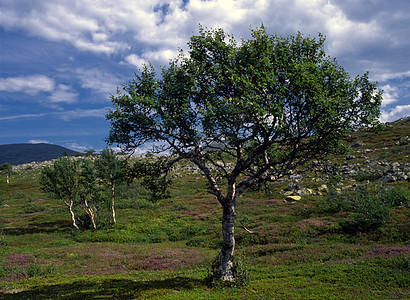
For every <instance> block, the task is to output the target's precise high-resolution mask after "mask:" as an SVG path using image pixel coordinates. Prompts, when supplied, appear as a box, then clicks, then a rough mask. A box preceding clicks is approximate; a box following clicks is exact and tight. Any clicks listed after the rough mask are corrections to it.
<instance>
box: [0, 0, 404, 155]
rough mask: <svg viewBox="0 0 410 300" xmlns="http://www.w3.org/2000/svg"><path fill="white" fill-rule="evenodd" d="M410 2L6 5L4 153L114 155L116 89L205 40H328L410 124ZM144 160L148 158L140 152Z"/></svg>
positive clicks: (387, 107) (135, 0) (385, 107)
mask: <svg viewBox="0 0 410 300" xmlns="http://www.w3.org/2000/svg"><path fill="white" fill-rule="evenodd" d="M409 16H410V1H408V0H389V1H386V0H236V1H235V0H207V1H201V0H92V1H90V0H58V1H57V0H0V144H12V143H50V144H56V145H61V146H64V147H67V148H69V149H73V150H76V151H80V152H84V151H86V150H89V149H94V150H96V151H99V150H101V149H103V148H105V147H106V146H107V144H106V142H105V138H106V137H107V136H108V133H109V125H110V124H109V122H108V121H107V120H106V118H105V117H106V114H107V110H108V109H110V108H112V104H111V100H110V99H111V95H115V94H116V90H117V87H121V86H122V84H123V83H126V82H128V81H129V80H131V79H132V78H133V77H134V73H135V72H137V73H138V72H139V69H140V68H141V66H142V65H143V64H144V63H147V62H151V63H152V64H153V65H154V67H155V68H156V69H158V70H159V68H160V67H161V66H167V65H168V62H169V59H172V58H175V57H176V55H177V53H178V49H183V50H185V51H186V50H187V49H188V48H187V42H188V41H189V38H190V37H191V36H192V35H195V34H197V33H198V28H199V24H201V25H202V26H203V27H207V28H218V27H221V28H223V29H224V31H225V32H227V33H229V34H233V35H234V37H235V38H236V39H237V40H238V41H239V40H240V39H242V38H244V39H248V38H250V29H251V28H257V27H259V26H260V25H261V24H263V25H264V26H265V27H266V28H267V31H268V33H271V34H278V35H282V36H287V35H289V34H295V33H297V32H298V31H299V32H301V33H303V34H304V35H311V36H318V33H319V32H320V33H322V34H324V35H325V36H326V43H325V51H326V53H327V54H328V55H330V56H332V57H336V59H337V61H338V62H339V64H340V65H342V66H343V67H344V68H345V70H346V71H348V72H349V74H350V75H351V76H352V77H355V76H356V75H362V74H363V73H365V72H366V71H370V79H371V80H373V81H377V82H378V83H379V87H380V88H381V89H383V90H384V96H383V98H384V99H383V102H382V107H381V121H383V122H391V121H395V120H397V119H399V118H402V117H406V116H409V115H410V17H409ZM141 151H142V150H141Z"/></svg>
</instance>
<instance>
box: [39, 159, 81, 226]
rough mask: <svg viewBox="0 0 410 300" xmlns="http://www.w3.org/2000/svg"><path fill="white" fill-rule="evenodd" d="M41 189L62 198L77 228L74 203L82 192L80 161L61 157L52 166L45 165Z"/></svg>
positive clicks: (53, 196)
mask: <svg viewBox="0 0 410 300" xmlns="http://www.w3.org/2000/svg"><path fill="white" fill-rule="evenodd" d="M40 185H41V189H42V190H43V191H44V192H46V193H48V194H49V195H50V196H51V197H52V198H54V199H61V200H62V201H63V202H64V204H65V205H66V206H67V207H68V210H69V212H70V215H71V221H72V223H73V226H74V227H75V228H76V229H80V228H79V227H78V225H77V223H76V219H75V214H74V210H73V207H74V204H75V203H76V202H77V201H78V197H79V193H80V188H79V187H80V184H79V163H78V161H76V160H72V159H70V158H69V157H61V158H60V159H58V160H56V161H55V162H54V164H53V166H51V167H44V168H43V170H42V172H41V178H40Z"/></svg>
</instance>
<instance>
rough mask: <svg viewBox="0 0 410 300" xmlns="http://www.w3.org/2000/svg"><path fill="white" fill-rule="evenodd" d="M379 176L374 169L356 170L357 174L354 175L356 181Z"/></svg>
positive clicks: (371, 179)
mask: <svg viewBox="0 0 410 300" xmlns="http://www.w3.org/2000/svg"><path fill="white" fill-rule="evenodd" d="M380 177H381V175H380V174H377V173H375V172H374V171H363V172H358V173H357V175H356V176H355V179H356V180H357V181H366V180H369V181H376V180H377V179H379V178H380Z"/></svg>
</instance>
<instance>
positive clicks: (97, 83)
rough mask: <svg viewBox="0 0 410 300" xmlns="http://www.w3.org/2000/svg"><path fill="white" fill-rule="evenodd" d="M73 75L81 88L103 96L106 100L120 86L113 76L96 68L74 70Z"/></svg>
mask: <svg viewBox="0 0 410 300" xmlns="http://www.w3.org/2000/svg"><path fill="white" fill-rule="evenodd" d="M75 75H76V76H77V78H78V79H79V80H80V83H81V86H82V87H83V88H85V89H91V90H93V91H94V92H96V93H99V94H105V98H106V99H109V96H110V94H113V93H114V92H115V91H116V88H117V86H118V85H119V84H120V80H119V79H118V78H117V77H115V76H114V75H113V74H111V73H109V72H107V71H103V70H100V69H97V68H92V69H85V68H78V69H76V70H75Z"/></svg>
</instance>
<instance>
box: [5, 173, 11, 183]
mask: <svg viewBox="0 0 410 300" xmlns="http://www.w3.org/2000/svg"><path fill="white" fill-rule="evenodd" d="M6 181H7V184H9V183H10V180H9V174H7V175H6Z"/></svg>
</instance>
